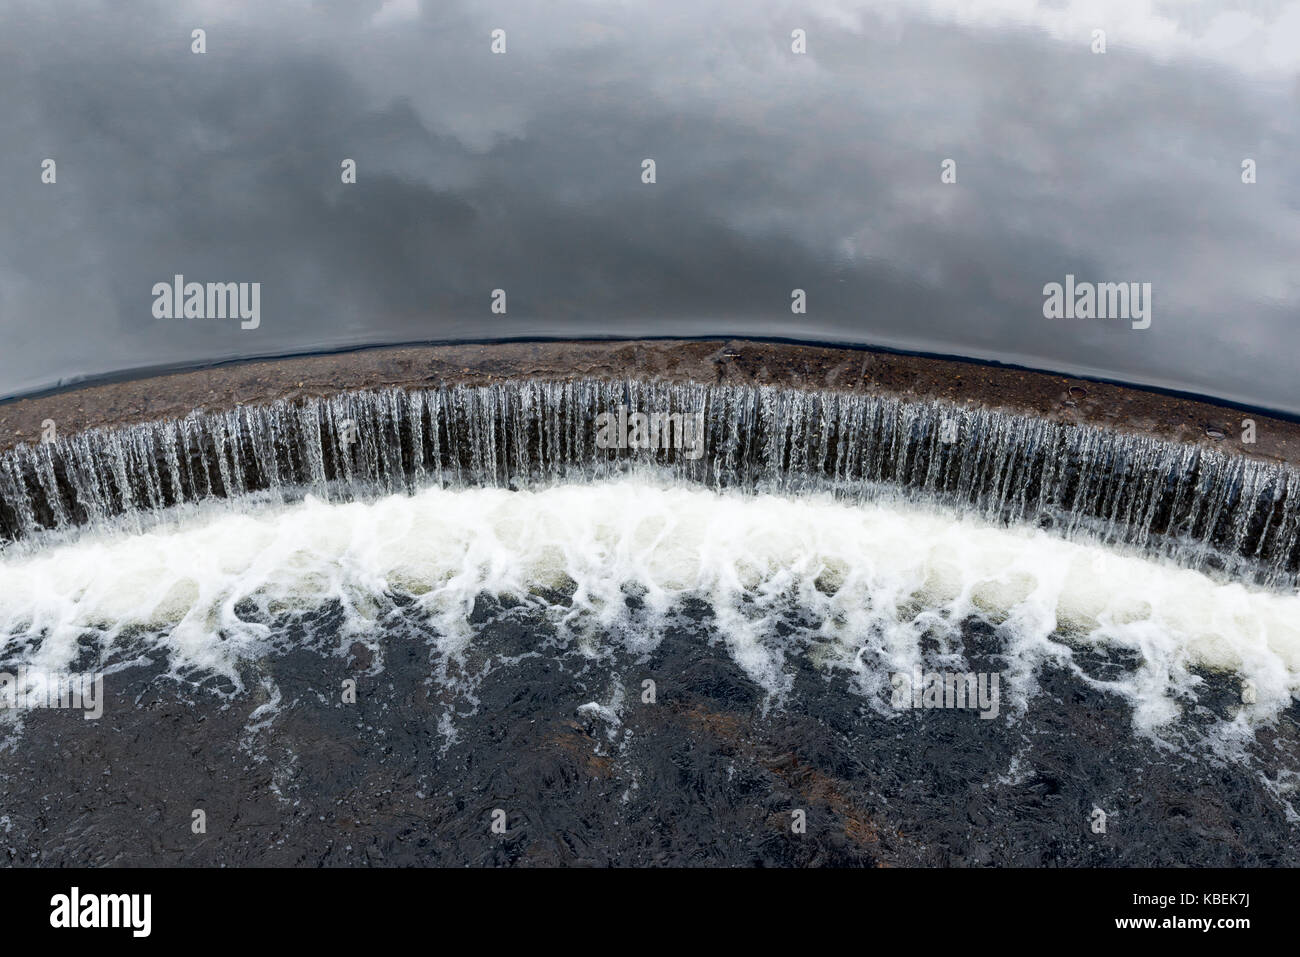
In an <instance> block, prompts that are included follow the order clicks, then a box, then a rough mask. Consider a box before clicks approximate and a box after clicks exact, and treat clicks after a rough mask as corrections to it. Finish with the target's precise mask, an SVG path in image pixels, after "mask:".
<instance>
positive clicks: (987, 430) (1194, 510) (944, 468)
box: [0, 380, 1300, 589]
mask: <svg viewBox="0 0 1300 957" xmlns="http://www.w3.org/2000/svg"><path fill="white" fill-rule="evenodd" d="M638 414H640V415H645V416H647V417H649V416H654V417H655V420H656V422H657V423H658V424H659V425H662V426H663V434H662V435H659V436H658V438H657V439H656V438H653V437H647V433H646V431H645V430H644V429H643V430H642V432H641V433H640V434H639V437H640V438H641V439H642V440H643V442H642V444H643V445H648V446H651V447H641V448H618V447H610V445H611V443H610V442H609V441H601V428H602V424H604V425H606V426H608V427H609V428H610V433H609V434H617V436H618V439H617V440H616V441H615V442H614V445H615V446H617V445H618V444H619V442H620V441H622V442H626V440H627V439H628V438H629V437H630V438H631V440H632V441H631V442H630V443H629V444H632V445H636V444H637V439H638V433H637V432H636V426H635V423H636V421H637V416H638ZM667 416H678V417H679V418H677V419H673V420H671V422H672V423H673V424H674V425H675V426H676V427H677V432H676V433H675V435H676V441H674V440H673V438H672V436H673V435H674V433H673V431H672V427H670V426H669V425H668V423H669V420H668V419H667V418H666V417H667ZM683 422H684V423H687V427H688V434H687V441H686V442H682V441H681V423H683ZM692 422H699V423H701V427H702V436H695V437H693V436H691V435H690V434H689V425H690V424H691V423H692ZM627 423H633V425H630V426H629V425H627ZM643 425H644V423H643ZM629 433H630V435H629ZM641 466H653V467H656V468H657V469H658V470H660V471H663V472H665V473H666V474H668V475H670V476H672V477H675V478H677V479H681V480H685V481H689V482H695V483H701V484H704V485H708V486H712V487H716V488H736V489H740V490H743V491H750V492H764V491H766V492H779V493H797V492H827V493H829V494H832V495H834V496H836V497H838V498H841V499H845V500H848V501H855V502H865V501H873V500H879V499H881V498H882V497H890V496H905V497H908V498H915V499H920V500H923V501H930V502H934V503H936V504H939V505H943V506H948V507H952V508H955V509H957V510H958V511H961V512H964V513H973V514H975V515H978V516H980V517H982V518H985V519H987V520H991V521H994V522H999V523H1003V524H1022V523H1024V524H1034V525H1037V526H1039V527H1042V528H1047V529H1051V530H1052V531H1053V532H1054V533H1056V534H1060V535H1063V536H1065V537H1067V538H1074V537H1083V538H1085V539H1088V540H1092V541H1096V542H1100V543H1103V544H1118V545H1124V546H1129V547H1132V548H1135V549H1138V550H1140V551H1142V552H1143V553H1145V554H1149V555H1159V556H1163V557H1166V558H1169V559H1172V560H1173V561H1175V562H1177V563H1178V564H1180V565H1183V566H1185V567H1188V568H1193V569H1199V570H1203V571H1207V572H1210V573H1212V574H1215V575H1216V576H1218V577H1221V578H1229V577H1230V578H1233V579H1237V580H1243V581H1248V582H1252V583H1256V584H1261V585H1266V586H1270V587H1273V588H1281V589H1291V588H1293V587H1295V584H1296V581H1297V573H1298V572H1300V471H1297V470H1296V469H1294V468H1292V467H1290V466H1286V465H1280V464H1271V463H1265V462H1260V461H1256V460H1253V459H1249V458H1246V457H1244V456H1234V455H1229V454H1225V453H1222V452H1219V451H1217V450H1214V449H1209V448H1202V447H1200V446H1192V445H1180V444H1176V443H1170V442H1164V441H1161V440H1156V439H1151V438H1147V437H1143V436H1137V435H1129V434H1125V433H1119V432H1113V431H1109V430H1105V429H1100V428H1096V427H1092V426H1083V425H1071V424H1063V423H1058V422H1052V421H1049V420H1046V419H1040V418H1036V417H1033V416H1029V415H1022V414H1013V413H1007V412H1000V411H992V410H987V409H981V408H966V407H962V406H956V405H948V404H945V403H941V402H932V401H921V400H907V399H900V398H895V397H887V396H886V397H882V396H872V395H855V394H847V393H839V392H822V391H804V390H795V389H779V388H773V387H768V386H733V385H725V386H724V385H718V386H710V385H702V384H688V385H681V384H669V383H658V382H640V381H608V380H579V381H571V382H555V381H533V380H513V381H509V382H503V383H500V384H494V385H488V386H465V385H456V386H444V387H441V388H436V389H424V390H421V389H385V390H378V391H367V392H355V393H343V394H339V395H336V396H333V397H330V398H324V399H320V398H311V399H305V400H300V401H297V402H290V401H288V400H280V401H278V402H275V403H272V404H269V405H264V406H248V407H238V408H235V409H233V410H230V411H225V412H214V413H205V412H202V411H196V412H194V413H192V414H191V415H189V416H187V417H185V418H184V419H179V420H171V421H163V422H151V423H143V424H137V425H131V426H126V427H123V428H118V429H113V430H90V431H88V432H84V433H81V434H78V435H75V436H72V437H69V438H65V439H58V440H56V441H54V442H51V443H48V444H41V445H37V446H34V447H33V446H19V447H17V448H15V449H12V450H10V451H8V452H6V453H4V454H3V455H0V536H2V537H3V538H4V539H7V540H9V541H11V542H13V541H18V540H24V539H31V538H34V537H41V536H42V533H44V532H46V531H47V530H55V531H60V530H70V529H74V528H76V527H79V526H86V525H90V526H94V525H98V524H101V523H106V522H110V521H114V522H115V523H120V522H126V523H127V525H128V526H133V527H136V528H142V527H144V526H145V525H146V524H147V523H148V522H149V521H151V514H152V513H160V512H161V510H163V509H166V508H168V507H170V506H173V505H177V504H182V503H196V502H201V501H204V500H207V499H210V498H235V497H239V496H243V495H247V494H250V493H262V494H263V495H269V496H270V497H271V498H272V499H273V500H279V501H293V500H296V499H299V498H301V497H302V495H304V494H308V493H309V494H313V495H315V496H317V497H320V498H323V499H325V500H327V501H346V500H352V499H357V498H372V497H374V496H376V495H382V494H389V493H394V492H400V491H407V492H410V491H414V490H416V489H418V488H421V487H423V486H426V485H441V486H444V487H468V486H480V485H481V486H496V487H505V488H519V487H525V486H533V485H538V484H542V485H547V484H554V483H557V482H574V481H588V480H593V479H602V478H608V477H613V476H617V475H619V474H622V473H624V472H626V471H627V470H628V469H630V468H633V467H641ZM155 517H156V516H155ZM10 547H12V546H10Z"/></svg>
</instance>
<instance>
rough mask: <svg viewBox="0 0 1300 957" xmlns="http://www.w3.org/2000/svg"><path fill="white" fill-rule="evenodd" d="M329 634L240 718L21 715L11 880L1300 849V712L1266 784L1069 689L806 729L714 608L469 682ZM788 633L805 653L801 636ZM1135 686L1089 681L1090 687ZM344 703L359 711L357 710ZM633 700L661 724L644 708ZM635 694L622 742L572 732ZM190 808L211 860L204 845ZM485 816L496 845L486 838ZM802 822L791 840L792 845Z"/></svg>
mask: <svg viewBox="0 0 1300 957" xmlns="http://www.w3.org/2000/svg"><path fill="white" fill-rule="evenodd" d="M553 597H554V599H555V600H557V601H562V600H563V598H562V596H553ZM629 601H635V599H634V598H629ZM398 604H399V606H400V601H399V602H398ZM341 619H342V613H341V611H340V609H338V608H337V607H335V608H330V607H329V606H325V607H322V608H321V609H319V610H318V613H317V614H316V615H314V616H310V617H309V618H308V619H307V620H306V621H300V622H297V623H295V624H294V625H293V626H292V627H291V628H290V627H288V626H286V627H285V628H284V637H286V638H292V641H293V650H291V651H287V652H286V653H283V654H279V655H274V656H269V657H268V658H266V659H264V660H263V661H261V662H260V663H258V665H257V666H256V667H254V668H251V669H250V670H249V671H248V673H247V674H246V675H245V680H246V683H247V684H248V685H249V686H250V687H251V688H252V689H253V691H252V693H250V694H247V695H243V696H237V697H235V698H233V699H226V698H225V697H223V696H222V693H221V692H222V691H223V689H222V688H221V687H219V685H220V682H218V681H204V682H202V683H201V685H200V686H199V687H197V688H196V687H186V686H178V685H177V684H176V683H175V682H174V681H173V680H171V679H168V678H164V677H162V676H161V675H162V672H163V669H162V667H161V665H156V666H153V667H148V666H141V667H136V668H132V669H130V670H128V671H125V672H120V673H118V674H117V675H116V676H111V677H110V680H109V682H108V684H107V687H108V689H109V700H108V703H107V706H106V715H107V716H108V718H106V719H105V720H102V721H97V722H86V721H83V720H82V719H81V717H80V715H79V714H76V713H72V712H54V711H46V712H33V713H30V714H29V715H28V716H27V717H26V719H25V724H26V728H25V731H24V734H23V740H22V743H21V744H20V745H19V746H18V747H17V748H15V749H13V750H10V751H9V752H8V753H6V754H5V756H4V762H3V765H2V766H0V788H2V793H3V799H4V810H5V817H4V819H3V820H4V823H3V827H4V832H3V834H0V849H2V850H0V853H2V854H3V855H4V859H5V860H6V862H7V863H9V864H13V865H70V864H86V863H90V864H114V865H126V864H146V863H166V864H203V865H218V864H229V865H238V864H273V865H307V866H317V865H327V866H328V865H404V864H407V865H409V864H442V865H463V864H470V865H519V866H527V865H543V864H596V865H605V864H621V865H706V864H708V865H754V864H764V865H853V866H858V865H861V866H882V865H899V866H906V865H925V866H932V865H943V866H949V865H951V866H967V865H974V866H981V865H1024V866H1054V865H1105V866H1111V865H1115V866H1128V865H1191V864H1196V865H1211V864H1214V865H1231V866H1256V865H1286V866H1296V865H1297V863H1300V856H1298V852H1297V850H1296V848H1297V845H1296V843H1295V841H1294V840H1293V834H1294V825H1292V824H1289V823H1288V821H1287V819H1286V815H1285V813H1284V811H1283V809H1282V808H1281V807H1280V806H1279V804H1278V803H1277V802H1276V801H1275V800H1274V799H1273V798H1272V797H1271V796H1270V795H1269V793H1268V790H1267V788H1266V787H1265V786H1264V782H1265V780H1266V779H1267V778H1269V777H1270V776H1273V777H1275V776H1276V774H1277V773H1278V762H1279V761H1281V760H1284V759H1281V758H1280V757H1279V755H1281V754H1285V753H1290V754H1295V753H1297V750H1296V749H1297V745H1300V739H1298V736H1300V726H1298V725H1297V718H1300V713H1298V712H1297V710H1296V708H1295V707H1292V708H1291V709H1290V710H1289V711H1288V712H1287V713H1286V714H1285V715H1283V716H1282V718H1281V720H1280V721H1279V722H1278V724H1277V726H1276V727H1275V728H1273V729H1271V730H1268V731H1266V732H1264V733H1263V734H1262V735H1261V736H1260V738H1259V740H1258V741H1257V743H1256V745H1254V746H1253V747H1252V749H1251V750H1252V752H1254V757H1253V758H1252V759H1251V760H1249V761H1247V760H1234V761H1224V760H1211V759H1209V758H1207V757H1206V756H1205V755H1204V754H1200V755H1198V753H1197V752H1196V750H1195V748H1194V747H1191V748H1189V749H1186V750H1182V751H1176V752H1171V751H1169V750H1165V749H1158V748H1156V747H1155V746H1153V745H1152V744H1150V743H1148V742H1145V741H1144V740H1143V739H1139V738H1136V737H1134V735H1133V734H1132V730H1131V727H1130V725H1129V719H1130V717H1131V713H1130V712H1129V710H1128V706H1127V704H1126V703H1125V701H1124V700H1123V699H1120V698H1117V697H1114V696H1108V695H1105V694H1101V693H1099V692H1097V691H1095V690H1093V689H1091V688H1089V687H1088V686H1087V685H1085V684H1083V683H1081V682H1080V681H1079V680H1078V678H1077V677H1075V676H1073V675H1071V674H1070V673H1069V672H1068V671H1065V670H1056V669H1048V670H1047V671H1046V672H1044V673H1043V674H1042V676H1041V678H1040V680H1041V686H1042V690H1041V693H1040V695H1039V696H1038V697H1037V698H1036V699H1035V700H1034V702H1033V704H1032V706H1031V708H1030V710H1029V711H1028V712H1027V714H1026V715H1024V716H1023V717H1022V718H1019V719H1017V720H1014V721H1006V720H996V721H984V720H981V719H979V718H978V717H976V716H974V715H973V714H971V713H969V712H960V711H942V710H938V711H914V712H909V713H905V714H903V715H901V716H894V717H892V718H886V717H882V716H881V714H880V713H879V712H878V711H876V710H874V709H872V708H871V707H869V706H868V705H867V703H866V702H864V701H863V700H862V698H861V697H860V696H859V695H858V694H856V693H854V692H853V691H852V690H851V689H850V688H848V687H847V686H846V684H845V682H844V680H842V679H840V678H832V677H828V676H827V675H826V674H825V673H823V672H822V671H820V670H819V669H816V668H813V667H811V666H810V665H809V663H808V660H807V659H806V658H792V659H791V666H792V670H793V673H794V682H795V683H794V689H793V693H792V695H791V696H790V699H789V703H788V705H787V706H785V707H781V708H768V707H765V704H764V695H763V693H762V691H761V689H759V688H758V687H757V686H756V685H755V684H754V683H753V682H752V681H750V680H749V679H748V678H747V677H746V676H745V674H744V673H743V672H742V671H741V670H740V669H739V668H738V667H737V666H736V664H735V663H734V662H733V661H732V660H731V658H730V657H729V656H728V654H727V653H726V652H725V651H724V650H723V649H722V642H721V640H720V637H719V635H718V634H717V633H716V632H715V630H714V629H713V627H712V623H711V621H710V618H709V615H708V613H707V611H706V610H705V609H704V608H703V606H693V607H691V606H688V607H685V608H683V609H682V614H681V616H680V618H679V620H678V623H677V624H676V625H675V626H674V627H672V628H670V629H669V630H668V631H667V632H666V634H665V635H664V638H663V640H662V642H661V643H660V644H659V645H658V646H657V647H656V648H655V650H654V651H653V652H650V653H648V654H643V655H633V654H629V653H627V652H626V651H613V652H611V653H610V654H609V655H607V656H605V657H603V658H602V659H601V660H599V661H593V660H592V659H591V658H590V657H589V656H588V655H584V654H581V653H579V652H578V651H577V650H576V649H575V648H574V647H573V646H572V645H571V644H570V643H569V642H567V641H566V640H565V639H564V638H563V637H562V636H560V635H559V634H557V633H556V632H555V631H554V629H553V628H551V627H549V626H548V624H547V621H546V620H545V618H544V617H542V616H539V615H536V614H533V613H530V611H529V610H528V608H526V607H525V606H521V605H514V606H510V605H502V604H501V603H499V602H496V601H495V600H493V599H492V598H491V597H490V596H486V595H484V596H481V597H480V599H479V600H478V602H477V603H476V605H475V608H474V610H473V613H472V620H473V622H474V641H473V644H472V646H471V648H470V650H469V652H468V653H467V654H466V656H465V657H464V658H463V659H460V660H457V661H448V660H445V659H443V658H442V657H441V656H440V655H439V654H437V653H436V652H433V651H431V645H430V642H429V639H430V637H431V635H430V632H429V631H428V629H427V628H426V627H423V626H422V625H421V624H420V622H419V620H418V616H415V615H411V616H403V615H401V614H398V615H396V616H395V617H394V618H392V619H390V620H389V623H388V624H386V625H384V626H383V627H382V628H380V629H378V630H376V632H375V633H373V634H371V635H369V636H368V641H369V642H370V643H372V644H374V645H376V646H377V647H378V648H380V649H381V650H380V652H379V656H378V657H376V654H375V652H374V651H372V650H371V648H368V647H366V646H365V645H363V644H360V643H358V644H354V645H353V646H352V647H351V650H350V651H346V652H345V653H344V654H334V653H332V649H334V648H335V646H336V645H337V643H338V638H339V635H338V626H339V623H340V621H341ZM791 628H792V634H793V635H794V636H795V639H794V640H795V641H796V643H797V642H798V641H799V640H800V639H799V631H798V628H799V626H798V623H797V620H796V619H793V618H792V620H791ZM290 632H292V634H290ZM962 635H963V642H964V646H965V649H964V655H965V662H966V664H967V665H968V666H969V667H970V668H972V669H976V670H984V669H988V670H996V669H998V668H1000V667H1002V666H1003V665H1004V662H1003V661H1002V660H1001V658H1000V656H1001V655H1002V654H1004V653H1005V652H1006V650H1007V649H1006V647H1005V646H1004V645H1003V643H1002V642H1001V640H1000V639H999V636H998V632H997V629H995V628H991V627H989V626H988V625H987V624H984V623H982V622H979V621H977V620H971V621H968V622H966V623H965V624H964V625H963V627H962ZM610 644H611V647H614V648H617V646H618V642H617V641H611V643H610ZM130 654H131V649H130V648H129V647H127V648H124V649H122V650H121V651H120V655H121V657H123V658H128V657H129V656H130ZM93 657H94V656H93V654H90V655H88V658H89V659H93ZM95 663H96V662H94V661H92V660H87V661H85V662H83V664H84V665H85V666H86V667H92V666H94V664H95ZM381 664H382V669H381V668H380V667H379V666H380V665H381ZM1130 665H1131V662H1126V661H1125V660H1124V659H1123V656H1114V657H1108V656H1106V655H1102V654H1094V655H1093V656H1092V657H1091V660H1090V661H1089V665H1088V667H1089V670H1090V671H1091V672H1092V673H1095V674H1098V675H1100V674H1104V673H1105V672H1106V671H1108V670H1117V669H1118V670H1122V669H1124V668H1126V667H1128V666H1130ZM1211 677H1212V676H1211ZM347 678H353V679H355V680H357V681H358V686H357V691H358V697H357V702H356V704H343V703H341V702H340V694H339V689H340V687H341V686H342V682H343V681H344V680H345V679H347ZM646 679H650V680H653V681H654V682H655V683H656V699H655V701H654V702H653V703H645V702H643V701H642V699H641V687H642V682H643V681H644V680H646ZM271 688H273V689H274V696H273V697H272V695H271V693H270V692H269V691H268V689H271ZM619 688H623V689H624V690H625V692H626V696H627V704H626V705H625V706H624V707H623V708H622V709H621V715H620V717H619V719H618V721H617V722H611V721H609V720H606V719H604V718H601V717H599V716H597V715H593V714H592V713H591V711H590V710H585V711H584V710H580V708H581V706H582V705H584V704H587V703H588V702H592V701H608V700H609V699H610V698H611V696H614V695H617V694H618V689H619ZM259 689H260V690H259ZM226 690H228V689H226ZM1234 694H1235V688H1231V687H1229V686H1228V685H1227V683H1226V682H1225V681H1224V680H1223V679H1213V678H1212V680H1211V681H1210V682H1209V683H1208V684H1207V686H1206V687H1205V688H1204V689H1203V691H1202V693H1201V695H1200V696H1199V700H1198V702H1197V703H1196V706H1195V707H1196V710H1198V711H1199V712H1200V713H1201V714H1202V717H1201V718H1200V719H1197V718H1193V719H1192V720H1189V721H1188V722H1187V723H1186V724H1185V725H1183V726H1182V727H1181V729H1180V731H1179V737H1180V738H1182V739H1183V740H1184V741H1187V742H1192V744H1193V745H1194V743H1195V741H1196V738H1197V725H1198V723H1199V722H1201V721H1206V720H1211V719H1212V718H1213V717H1214V716H1215V715H1216V714H1218V715H1220V716H1221V715H1222V714H1225V713H1227V712H1228V711H1230V710H1231V707H1232V698H1233V695H1234ZM269 703H273V704H274V708H273V709H272V710H270V711H267V710H266V709H263V710H262V711H258V712H255V710H254V709H256V708H260V707H262V706H264V705H267V704H269ZM449 728H452V729H454V741H453V742H451V743H449V740H448V734H447V732H448V729H449ZM1097 808H1104V809H1106V810H1107V812H1108V816H1107V820H1106V827H1105V831H1104V833H1098V832H1096V831H1094V829H1093V821H1094V814H1095V809H1097ZM195 809H202V810H203V811H205V813H206V826H207V830H206V833H204V834H195V833H193V832H192V828H191V823H192V814H193V811H194V810H195ZM498 809H499V810H502V811H504V812H505V821H506V831H505V833H504V834H494V833H493V832H492V829H491V825H492V815H493V812H494V811H496V810H498ZM796 810H801V811H803V812H804V815H805V818H804V819H805V821H806V831H805V832H804V833H794V832H793V831H792V827H791V824H792V821H793V820H794V818H793V817H792V812H793V811H796Z"/></svg>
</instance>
